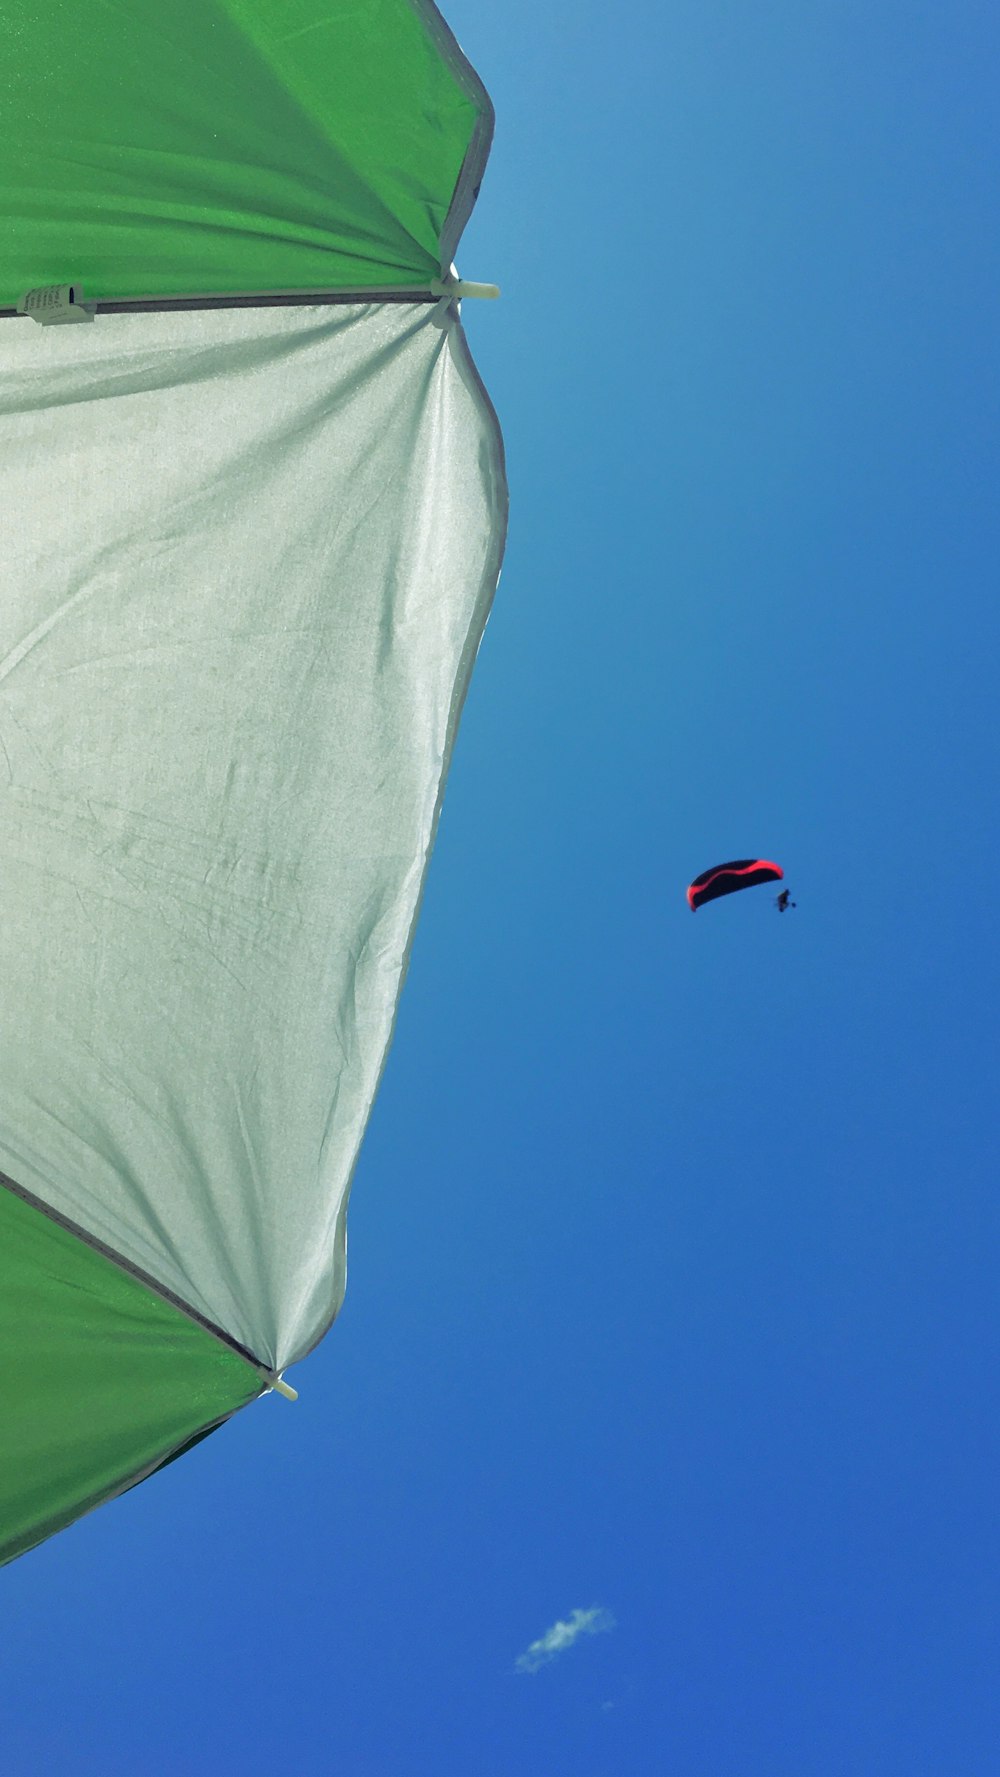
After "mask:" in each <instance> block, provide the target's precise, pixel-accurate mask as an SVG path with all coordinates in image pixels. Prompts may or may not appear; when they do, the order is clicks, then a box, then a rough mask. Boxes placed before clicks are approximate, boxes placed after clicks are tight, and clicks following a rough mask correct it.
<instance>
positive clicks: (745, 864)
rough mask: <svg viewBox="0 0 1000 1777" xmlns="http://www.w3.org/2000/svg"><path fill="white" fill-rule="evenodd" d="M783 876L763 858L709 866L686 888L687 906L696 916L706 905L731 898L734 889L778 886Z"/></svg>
mask: <svg viewBox="0 0 1000 1777" xmlns="http://www.w3.org/2000/svg"><path fill="white" fill-rule="evenodd" d="M784 874H785V872H784V871H783V870H782V868H781V866H780V864H770V863H768V861H767V859H766V858H736V859H735V860H734V861H733V862H732V863H729V864H713V866H712V868H711V870H703V871H702V873H701V875H700V876H696V877H695V879H694V881H693V882H692V883H691V885H690V887H689V888H688V891H687V898H688V906H689V907H690V909H691V912H692V913H697V911H698V909H699V907H703V906H704V905H705V902H706V901H715V900H718V898H719V896H720V895H733V894H735V893H736V891H737V890H738V889H745V888H755V887H756V886H757V884H758V883H761V882H780V881H781V879H782V877H783V876H784ZM782 912H784V908H782Z"/></svg>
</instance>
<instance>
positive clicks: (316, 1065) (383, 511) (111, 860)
mask: <svg viewBox="0 0 1000 1777" xmlns="http://www.w3.org/2000/svg"><path fill="white" fill-rule="evenodd" d="M0 326H2V327H3V328H4V329H5V331H4V339H3V343H4V348H5V360H6V374H5V377H4V379H3V385H2V391H0V448H2V450H3V456H4V461H5V464H6V469H5V475H4V478H3V482H2V487H0V524H2V534H3V537H4V552H3V559H2V563H0V582H2V584H0V825H2V831H3V835H4V843H3V846H2V848H0V898H2V904H3V907H4V918H3V921H2V922H0V978H2V980H3V982H4V992H3V995H2V996H0V1077H2V1078H3V1081H4V1092H3V1096H2V1100H0V1170H2V1171H3V1172H4V1173H6V1174H7V1175H8V1176H9V1177H10V1178H11V1179H13V1180H14V1181H15V1182H16V1183H17V1184H18V1185H19V1186H20V1187H21V1188H22V1189H24V1190H26V1191H28V1192H30V1193H32V1194H33V1195H34V1196H36V1197H37V1198H39V1199H41V1201H42V1202H43V1203H45V1204H48V1205H50V1206H52V1207H53V1208H54V1209H55V1210H56V1211H58V1212H60V1213H62V1214H63V1215H64V1216H66V1217H67V1218H68V1219H70V1220H71V1221H72V1222H73V1223H75V1224H77V1225H78V1226H80V1227H82V1228H83V1229H84V1230H85V1231H86V1232H87V1233H89V1234H91V1235H93V1236H94V1237H96V1238H97V1239H98V1240H100V1241H102V1242H104V1243H105V1244H106V1245H107V1246H109V1247H110V1248H111V1249H112V1250H113V1251H114V1252H115V1253H117V1254H120V1255H121V1256H122V1257H124V1258H125V1259H126V1260H127V1261H129V1262H130V1263H131V1264H133V1265H135V1266H137V1267H139V1268H140V1269H141V1270H142V1271H143V1272H145V1273H147V1274H149V1275H150V1276H151V1277H152V1278H154V1279H155V1280H156V1281H157V1282H158V1283H159V1284H161V1285H162V1286H164V1287H165V1288H166V1289H167V1290H169V1291H170V1292H171V1293H172V1294H173V1295H175V1296H177V1297H179V1298H180V1300H181V1301H182V1302H184V1303H186V1304H188V1305H189V1306H190V1307H191V1308H192V1309H194V1310H195V1311H196V1312H197V1313H199V1314H201V1315H203V1316H204V1317H205V1318H206V1319H208V1320H209V1321H210V1322H212V1323H213V1324H214V1325H216V1326H218V1327H220V1328H222V1329H223V1330H224V1331H225V1332H226V1333H227V1334H229V1335H230V1336H231V1337H232V1338H234V1339H235V1340H237V1341H238V1343H239V1344H241V1345H242V1346H244V1347H246V1348H247V1349H248V1350H249V1351H251V1352H252V1353H253V1354H254V1355H255V1356H256V1357H257V1358H258V1359H260V1360H261V1361H263V1362H265V1363H266V1364H268V1365H269V1366H271V1367H274V1368H281V1367H283V1366H284V1365H285V1364H286V1363H288V1362H290V1361H291V1360H292V1359H293V1358H294V1357H295V1356H298V1355H301V1354H302V1352H303V1351H305V1350H306V1349H308V1348H309V1346H310V1345H311V1344H313V1343H314V1342H315V1341H316V1339H317V1338H318V1337H319V1336H320V1335H321V1334H322V1332H323V1331H324V1330H325V1328H326V1327H327V1326H328V1324H329V1322H330V1320H331V1319H332V1317H333V1315H334V1314H335V1312H336V1310H337V1308H338V1306H339V1303H340V1300H341V1298H342V1294H343V1287H344V1212H345V1205H346V1198H347V1190H348V1185H349V1181H350V1177H351V1172H352V1168H353V1165H354V1160H355V1156H356V1153H357V1150H358V1146H359V1144H360V1141H361V1137H362V1133H363V1130H364V1126H365V1122H366V1119H367V1116H368V1113H369V1109H370V1106H371V1102H372V1098H373V1095H374V1092H375V1089H376V1085H377V1081H378V1078H379V1075H380V1071H381V1067H382V1062H383V1057H384V1054H385V1051H386V1047H387V1044H388V1041H389V1037H390V1033H391V1028H392V1023H393V1019H394V1015H395V1008H396V1002H397V996H398V992H399V988H400V984H401V979H402V974H403V969H404V964H405V959H406V955H407V950H408V945H409V940H410V932H411V927H412V924H413V920H414V917H415V911H416V907H417V902H418V897H419V893H420V889H421V885H422V880H423V875H424V869H425V865H426V862H427V857H428V853H429V849H430V845H431V842H432V837H433V831H434V826H435V822H436V818H437V810H438V803H439V797H440V794H441V790H442V786H443V782H444V777H445V773H446V770H447V764H448V758H449V753H450V747H451V743H452V738H453V734H454V728H455V724H456V720H457V712H458V709H459V707H460V703H461V699H462V696H463V694H464V690H465V686H466V683H467V680H468V676H469V672H470V670H471V666H472V662H473V659H474V655H475V650H476V647H477V645H478V641H479V638H480V635H481V633H482V628H483V625H484V623H485V619H486V615H487V611H488V607H489V602H490V599H491V597H492V594H493V590H494V588H495V584H496V579H497V574H498V570H499V558H500V550H501V547H502V538H503V525H504V516H505V509H506V507H505V501H506V495H505V487H504V480H503V468H502V461H501V455H500V444H499V437H498V434H497V432H496V427H495V421H494V419H493V416H492V411H491V410H490V409H489V408H488V405H487V403H486V401H485V398H484V397H483V396H482V394H481V391H480V388H479V385H478V381H477V379H476V378H475V375H474V373H473V371H472V370H471V367H470V364H469V360H468V356H467V351H466V347H465V344H464V337H463V335H462V331H461V328H460V326H459V325H458V324H457V322H456V321H455V320H454V318H450V319H449V317H448V314H447V312H446V311H445V310H444V309H443V308H442V309H441V310H437V309H434V308H432V307H429V306H428V305H413V306H402V305H384V306H382V307H361V308H357V309H355V308H339V309H338V308H334V309H330V308H324V309H318V308H311V309H298V308H295V309H257V310H252V309H250V310H229V311H211V312H204V313H190V312H189V313H179V314H177V313H175V314H169V315H113V316H102V317H100V318H99V319H98V320H97V321H95V322H94V323H92V324H91V325H88V326H84V327H72V328H55V329H44V328H39V327H36V326H35V325H34V324H33V323H30V322H27V321H10V322H6V323H0Z"/></svg>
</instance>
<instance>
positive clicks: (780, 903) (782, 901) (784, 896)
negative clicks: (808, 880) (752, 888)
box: [774, 889, 796, 913]
mask: <svg viewBox="0 0 1000 1777" xmlns="http://www.w3.org/2000/svg"><path fill="white" fill-rule="evenodd" d="M774 905H775V906H776V907H777V909H778V912H779V913H787V911H788V909H789V907H794V906H795V905H796V903H795V902H794V901H790V900H789V898H788V890H787V889H782V891H781V893H780V895H778V896H777V898H776V900H775V903H774Z"/></svg>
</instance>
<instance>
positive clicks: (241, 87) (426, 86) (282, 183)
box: [0, 0, 492, 307]
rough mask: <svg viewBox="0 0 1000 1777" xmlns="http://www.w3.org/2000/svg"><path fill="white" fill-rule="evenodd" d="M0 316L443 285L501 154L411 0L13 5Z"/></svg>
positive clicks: (5, 49) (438, 28)
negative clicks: (85, 301) (162, 300)
mask: <svg viewBox="0 0 1000 1777" xmlns="http://www.w3.org/2000/svg"><path fill="white" fill-rule="evenodd" d="M0 55H2V59H3V64H4V99H3V117H4V152H3V155H2V157H0V215H2V217H3V251H2V254H0V263H2V273H0V277H2V284H0V306H4V307H13V306H14V305H15V304H16V303H17V301H18V299H19V297H20V296H22V295H23V293H24V292H25V291H26V290H27V289H30V288H32V287H34V286H37V285H45V284H62V283H67V282H69V281H70V280H71V279H77V280H79V281H80V283H81V284H82V286H83V288H84V290H85V293H86V295H87V297H88V298H93V299H95V300H115V299H118V300H125V299H128V298H130V297H131V298H140V297H147V296H184V295H200V294H214V295H222V294H225V293H238V292H244V291H251V292H256V291H269V290H286V289H288V290H347V291H350V290H369V289H372V290H382V289H385V290H398V289H407V288H411V287H418V288H425V287H426V286H427V285H428V283H429V281H430V280H431V279H432V278H434V277H435V276H436V275H437V274H438V273H439V272H440V271H442V270H443V269H446V268H447V266H448V264H449V263H450V261H451V257H452V254H453V250H454V246H455V242H456V240H457V236H458V233H459V232H460V231H461V228H462V226H463V224H464V222H465V220H466V217H467V214H468V210H469V209H470V208H471V205H472V202H473V199H474V191H475V186H476V185H477V184H478V179H479V176H480V175H481V171H482V166H483V164H484V162H485V158H486V154H487V152H488V148H489V140H490V134H491V126H492V112H491V108H490V104H489V100H488V98H487V96H486V93H485V91H484V89H483V87H482V85H481V83H480V82H479V80H478V79H477V77H476V75H475V74H474V73H473V71H472V69H471V68H470V67H469V64H468V63H467V62H466V60H465V58H464V57H463V56H462V54H461V52H460V51H459V49H458V47H457V45H456V44H455V42H454V39H453V38H452V36H451V33H450V32H449V31H448V29H447V27H446V26H445V24H444V23H443V21H442V19H441V17H440V15H439V14H438V13H437V11H436V9H435V8H434V7H433V6H431V5H428V4H419V3H416V0H414V3H411V0H364V3H363V4H356V5H351V6H344V5H339V4H337V5H332V4H330V0H281V4H278V3H276V0H170V4H169V5H164V4H163V3H162V0H120V3H116V0H94V3H93V4H91V5H85V6H79V7H76V6H71V5H68V4H63V3H59V0H36V3H34V4H32V5H30V6H13V5H7V6H5V7H4V9H3V13H2V16H0Z"/></svg>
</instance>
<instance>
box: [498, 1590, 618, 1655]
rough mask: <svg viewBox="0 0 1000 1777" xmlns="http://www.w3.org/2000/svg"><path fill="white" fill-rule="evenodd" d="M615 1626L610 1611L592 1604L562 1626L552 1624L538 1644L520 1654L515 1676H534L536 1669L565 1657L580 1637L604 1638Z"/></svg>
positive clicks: (572, 1616)
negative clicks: (557, 1657)
mask: <svg viewBox="0 0 1000 1777" xmlns="http://www.w3.org/2000/svg"><path fill="white" fill-rule="evenodd" d="M614 1626H615V1619H614V1617H613V1616H612V1615H611V1612H610V1611H609V1610H603V1609H602V1608H601V1606H600V1605H599V1604H592V1605H591V1607H590V1609H589V1610H574V1611H573V1613H572V1614H571V1616H570V1617H569V1619H568V1621H567V1622H565V1623H562V1622H560V1623H553V1625H552V1627H551V1629H546V1631H545V1634H544V1635H540V1636H539V1637H538V1640H537V1641H533V1642H532V1644H531V1646H530V1647H529V1648H526V1649H525V1651H524V1653H523V1654H519V1655H518V1658H517V1660H516V1661H515V1665H516V1668H517V1671H518V1672H537V1671H538V1668H539V1666H547V1665H548V1663H549V1661H550V1660H554V1659H555V1657H556V1655H557V1654H564V1653H565V1652H566V1649H567V1648H568V1647H572V1646H573V1643H574V1641H576V1640H577V1639H578V1638H579V1637H580V1636H581V1635H605V1634H607V1632H608V1630H609V1629H613V1628H614Z"/></svg>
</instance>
